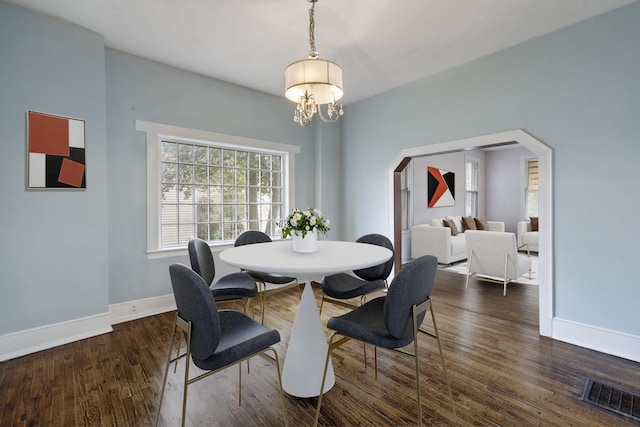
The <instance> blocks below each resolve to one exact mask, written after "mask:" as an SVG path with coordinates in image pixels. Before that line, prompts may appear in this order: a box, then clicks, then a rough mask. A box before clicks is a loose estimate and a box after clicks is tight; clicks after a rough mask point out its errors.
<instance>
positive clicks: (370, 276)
mask: <svg viewBox="0 0 640 427" xmlns="http://www.w3.org/2000/svg"><path fill="white" fill-rule="evenodd" d="M356 242H358V243H368V244H371V245H377V246H382V247H385V248H387V249H389V250H390V251H391V252H393V244H392V243H391V240H389V239H388V238H387V237H386V236H383V235H382V234H367V235H365V236H362V237H360V238H359V239H358V240H356ZM393 262H394V257H393V255H392V256H391V258H389V260H388V261H387V262H385V263H383V264H379V265H375V266H373V267H368V268H363V269H361V270H355V271H354V274H355V275H356V276H358V277H359V278H361V279H362V280H367V281H369V282H372V281H374V280H386V279H387V277H389V274H391V269H392V268H393Z"/></svg>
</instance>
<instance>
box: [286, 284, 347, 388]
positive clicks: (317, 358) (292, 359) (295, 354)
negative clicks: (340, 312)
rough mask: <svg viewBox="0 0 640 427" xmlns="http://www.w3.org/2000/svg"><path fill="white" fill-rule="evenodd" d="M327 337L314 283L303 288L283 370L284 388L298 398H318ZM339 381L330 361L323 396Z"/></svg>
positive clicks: (327, 347)
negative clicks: (315, 295) (314, 292)
mask: <svg viewBox="0 0 640 427" xmlns="http://www.w3.org/2000/svg"><path fill="white" fill-rule="evenodd" d="M328 349H329V345H328V344H327V337H326V335H325V332H324V329H323V328H322V322H321V320H320V312H319V311H318V305H317V304H316V300H315V297H314V296H313V289H312V288H311V283H307V284H305V286H304V291H303V292H302V299H301V300H300V306H299V307H298V313H297V314H296V319H295V321H294V322H293V329H292V330H291V337H290V338H289V346H288V348H287V354H286V356H285V359H284V367H283V369H282V388H283V389H284V391H286V392H287V393H288V394H290V395H292V396H297V397H317V396H319V393H320V386H321V385H322V373H323V371H324V362H325V360H326V357H327V350H328ZM335 382H336V379H335V376H334V374H333V365H332V364H331V359H329V366H328V367H327V378H326V380H325V383H324V390H323V393H326V392H327V391H329V390H331V387H333V385H334V384H335Z"/></svg>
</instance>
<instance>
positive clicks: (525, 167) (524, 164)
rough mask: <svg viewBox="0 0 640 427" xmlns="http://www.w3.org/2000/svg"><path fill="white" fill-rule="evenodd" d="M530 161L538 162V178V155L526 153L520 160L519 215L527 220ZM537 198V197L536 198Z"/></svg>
mask: <svg viewBox="0 0 640 427" xmlns="http://www.w3.org/2000/svg"><path fill="white" fill-rule="evenodd" d="M531 161H537V162H538V180H540V169H539V168H540V161H539V160H538V157H537V156H535V155H526V156H522V161H521V163H520V164H521V168H522V173H521V175H520V176H522V184H521V192H520V194H521V195H522V199H521V202H520V206H521V211H520V212H521V214H520V216H521V217H522V219H523V220H526V221H528V220H529V215H528V209H527V208H528V206H527V195H528V194H527V193H528V191H529V162H531ZM537 192H538V197H540V196H539V194H540V187H539V186H538V190H537ZM538 200H539V199H538ZM538 214H540V202H539V201H538Z"/></svg>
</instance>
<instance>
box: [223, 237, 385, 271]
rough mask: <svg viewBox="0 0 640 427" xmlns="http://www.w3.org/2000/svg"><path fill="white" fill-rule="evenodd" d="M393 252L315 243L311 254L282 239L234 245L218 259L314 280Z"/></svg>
mask: <svg viewBox="0 0 640 427" xmlns="http://www.w3.org/2000/svg"><path fill="white" fill-rule="evenodd" d="M392 256H393V252H391V251H390V250H389V249H387V248H384V247H382V246H377V245H371V244H367V243H356V242H341V241H331V240H320V241H318V250H317V251H316V252H312V253H298V252H294V251H293V241H291V240H282V241H277V242H270V243H256V244H251V245H244V246H237V247H234V248H230V249H226V250H224V251H222V252H220V260H221V261H222V262H224V263H226V264H229V265H231V266H233V267H238V268H242V269H245V270H255V271H262V272H264V273H275V274H282V275H286V276H295V277H299V278H300V277H316V276H326V275H329V274H336V273H342V272H345V271H351V270H358V269H361V268H366V267H372V266H374V265H378V264H382V263H383V262H386V261H387V260H389V258H391V257H392Z"/></svg>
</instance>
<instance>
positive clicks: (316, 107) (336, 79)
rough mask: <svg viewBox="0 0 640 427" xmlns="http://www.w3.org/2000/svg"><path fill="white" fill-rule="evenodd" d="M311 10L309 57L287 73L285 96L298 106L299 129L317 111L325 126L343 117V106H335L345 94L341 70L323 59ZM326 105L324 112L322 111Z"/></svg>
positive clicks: (291, 65)
mask: <svg viewBox="0 0 640 427" xmlns="http://www.w3.org/2000/svg"><path fill="white" fill-rule="evenodd" d="M308 1H309V2H311V8H310V9H309V45H310V50H309V58H308V59H303V60H301V61H296V62H294V63H293V64H290V65H289V66H288V67H287V68H285V70H284V78H285V93H284V95H285V96H286V97H287V99H288V100H290V101H293V102H295V103H296V108H295V112H294V115H293V121H294V122H296V123H299V124H300V126H307V125H308V124H309V123H311V119H312V118H313V115H314V114H315V113H316V112H318V114H319V116H320V118H321V119H322V120H323V121H324V122H325V123H332V122H335V121H336V120H338V119H339V118H340V116H341V115H343V114H344V110H343V109H342V104H336V101H338V100H340V98H342V95H343V91H342V68H341V67H340V66H339V65H338V64H336V63H335V62H331V61H325V60H323V59H320V58H319V56H318V51H317V50H316V46H315V39H314V20H313V13H314V7H315V5H316V2H317V1H318V0H308ZM323 106H324V108H325V110H326V111H325V112H323V111H322V109H323Z"/></svg>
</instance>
